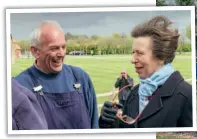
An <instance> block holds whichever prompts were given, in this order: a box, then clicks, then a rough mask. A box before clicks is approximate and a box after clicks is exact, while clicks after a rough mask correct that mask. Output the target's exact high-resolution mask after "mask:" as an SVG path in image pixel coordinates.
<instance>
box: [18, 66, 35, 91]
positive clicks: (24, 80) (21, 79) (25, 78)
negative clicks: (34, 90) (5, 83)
mask: <svg viewBox="0 0 197 139" xmlns="http://www.w3.org/2000/svg"><path fill="white" fill-rule="evenodd" d="M14 79H15V80H16V81H17V82H18V83H19V84H21V85H22V86H25V87H27V88H29V89H30V87H31V84H32V79H31V76H30V74H29V72H28V69H26V70H24V71H23V72H21V73H19V74H18V75H17V76H15V77H14Z"/></svg>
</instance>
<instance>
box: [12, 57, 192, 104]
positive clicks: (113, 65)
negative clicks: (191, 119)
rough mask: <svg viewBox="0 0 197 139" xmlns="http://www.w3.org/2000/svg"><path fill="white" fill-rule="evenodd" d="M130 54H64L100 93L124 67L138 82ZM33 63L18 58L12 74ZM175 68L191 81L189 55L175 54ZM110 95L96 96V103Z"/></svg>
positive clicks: (105, 90) (66, 61)
mask: <svg viewBox="0 0 197 139" xmlns="http://www.w3.org/2000/svg"><path fill="white" fill-rule="evenodd" d="M130 59H131V55H121V56H120V55H112V56H66V58H65V63H66V64H72V65H75V66H79V67H81V68H82V69H84V70H85V71H86V72H87V73H88V74H89V75H90V77H91V79H92V81H93V84H94V87H95V90H96V93H97V94H102V93H106V92H109V91H111V90H112V89H113V86H114V83H115V81H116V79H117V77H118V76H119V75H120V71H121V70H122V69H126V70H127V71H128V73H129V75H130V76H131V77H133V79H134V82H135V84H137V83H139V80H138V78H137V74H136V73H135V71H134V67H133V65H132V64H131V63H130ZM32 64H33V59H18V60H16V63H15V64H14V65H12V76H16V75H17V74H19V73H20V72H21V71H23V70H25V69H26V68H27V67H29V66H31V65H32ZM173 65H174V67H175V69H177V70H179V71H180V72H181V74H182V76H183V77H184V78H185V79H190V81H189V83H191V78H192V70H191V66H192V65H191V55H184V56H181V55H177V56H176V59H175V60H174V62H173ZM108 99H110V97H101V98H98V103H99V104H102V103H103V101H104V100H108Z"/></svg>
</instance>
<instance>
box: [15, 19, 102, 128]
mask: <svg viewBox="0 0 197 139" xmlns="http://www.w3.org/2000/svg"><path fill="white" fill-rule="evenodd" d="M30 45H31V47H30V50H31V53H32V55H33V56H34V57H35V63H34V65H33V66H31V67H30V68H28V69H27V70H25V71H24V72H22V73H20V74H19V75H18V76H17V77H16V80H18V82H20V84H22V85H23V86H25V87H27V88H29V89H30V90H33V91H34V93H35V95H36V97H37V99H38V101H39V102H40V105H41V107H42V109H43V111H44V114H45V117H46V119H47V123H48V128H49V129H84V128H86V129H90V128H98V111H97V102H96V95H95V91H94V87H93V84H92V81H91V79H90V77H89V75H88V74H87V73H86V72H85V71H83V70H82V69H81V68H78V67H75V66H70V65H66V64H64V63H63V62H64V57H65V54H66V49H65V45H66V42H65V38H64V33H63V31H62V29H61V27H60V26H59V25H58V24H57V23H56V22H51V21H50V22H49V21H46V22H42V23H41V24H40V25H39V26H38V27H37V28H36V29H35V30H34V31H33V32H32V38H31V42H30Z"/></svg>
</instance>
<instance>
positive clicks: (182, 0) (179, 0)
mask: <svg viewBox="0 0 197 139" xmlns="http://www.w3.org/2000/svg"><path fill="white" fill-rule="evenodd" d="M175 2H176V5H178V6H192V5H195V0H175Z"/></svg>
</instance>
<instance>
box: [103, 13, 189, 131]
mask: <svg viewBox="0 0 197 139" xmlns="http://www.w3.org/2000/svg"><path fill="white" fill-rule="evenodd" d="M171 23H172V22H171V21H169V20H168V19H167V18H166V17H165V16H156V17H153V18H152V19H151V20H149V21H146V22H144V23H143V24H139V25H137V26H136V27H135V28H134V29H133V31H132V33H131V35H132V37H133V44H132V53H133V54H132V58H131V62H132V64H134V67H135V71H136V73H137V74H138V76H139V79H140V83H139V84H138V85H136V86H135V87H134V88H133V89H132V90H131V92H130V94H129V96H128V98H127V100H126V102H125V104H124V107H123V108H122V107H120V106H119V107H118V108H117V107H116V105H117V104H116V103H109V102H105V103H104V106H103V108H102V110H101V116H100V118H99V124H100V127H101V128H106V127H107V128H109V127H111V128H114V127H115V128H117V127H120V128H148V127H192V126H193V121H192V86H191V85H190V84H188V83H187V82H186V81H184V79H183V77H182V76H181V74H180V72H179V71H175V69H174V67H173V66H172V64H171V63H172V62H173V60H174V58H175V54H176V49H177V47H178V39H179V33H178V30H174V29H171V28H170V25H171ZM109 104H110V105H109ZM114 108H117V109H118V110H117V109H114ZM120 108H122V111H123V113H122V116H120V115H119V114H117V112H118V111H120ZM121 117H127V118H125V119H124V118H121ZM129 119H130V120H129ZM131 119H132V121H131ZM127 120H129V121H127Z"/></svg>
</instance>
